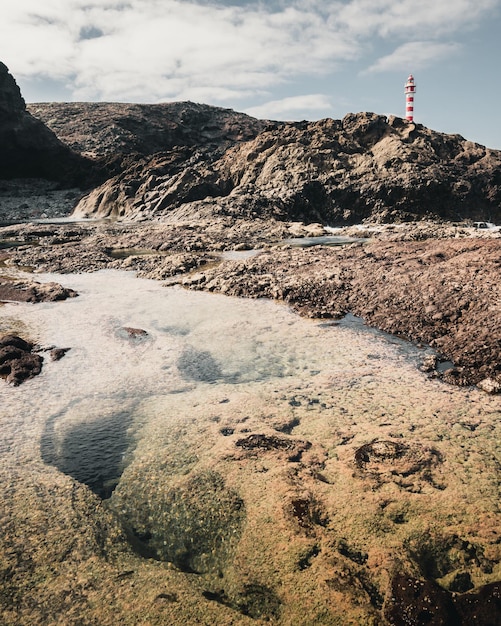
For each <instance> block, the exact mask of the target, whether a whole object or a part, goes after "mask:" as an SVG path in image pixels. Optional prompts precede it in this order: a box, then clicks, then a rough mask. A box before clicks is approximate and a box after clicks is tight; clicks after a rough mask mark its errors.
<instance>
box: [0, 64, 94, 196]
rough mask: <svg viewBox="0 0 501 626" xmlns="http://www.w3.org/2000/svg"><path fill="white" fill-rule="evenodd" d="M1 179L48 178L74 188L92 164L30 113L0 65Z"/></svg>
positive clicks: (17, 88) (11, 80)
mask: <svg viewBox="0 0 501 626" xmlns="http://www.w3.org/2000/svg"><path fill="white" fill-rule="evenodd" d="M0 146H1V147H0V179H11V178H27V177H33V178H46V179H49V180H56V181H61V182H62V183H68V184H74V183H76V182H79V181H81V180H82V178H83V177H85V176H86V175H87V173H88V171H89V170H90V169H91V164H90V163H89V162H87V161H86V160H85V159H83V158H82V157H81V156H80V155H78V154H76V153H74V152H73V151H72V150H71V149H70V148H69V147H68V146H66V145H65V144H64V143H63V142H62V141H60V140H59V139H58V138H57V137H56V135H55V134H54V133H53V132H52V131H51V130H49V128H47V126H45V124H43V123H42V122H41V121H40V120H39V119H37V118H35V117H33V116H32V115H31V114H30V113H29V112H28V111H27V109H26V104H25V102H24V99H23V97H22V96H21V92H20V90H19V87H18V86H17V84H16V81H15V80H14V78H13V77H12V76H11V74H10V73H9V70H8V69H7V67H6V66H5V65H4V64H3V63H1V62H0Z"/></svg>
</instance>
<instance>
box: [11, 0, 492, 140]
mask: <svg viewBox="0 0 501 626" xmlns="http://www.w3.org/2000/svg"><path fill="white" fill-rule="evenodd" d="M500 33H501V0H332V1H330V0H269V1H267V2H265V1H264V0H2V17H1V21H0V61H3V62H4V63H5V64H6V65H7V66H8V68H9V69H10V71H11V73H12V74H13V75H14V77H15V78H16V80H17V82H18V84H19V86H20V87H21V91H22V93H23V95H24V98H25V100H26V101H27V102H40V101H73V100H77V101H81V100H95V101H121V102H152V103H156V102H166V101H173V100H192V101H195V102H203V103H207V104H213V105H217V106H223V107H229V108H232V109H235V110H238V111H245V112H247V113H249V114H251V115H254V116H256V117H262V118H270V119H282V120H301V119H320V118H322V117H333V118H341V117H343V116H344V115H345V114H346V113H349V112H358V111H374V112H376V113H381V114H385V115H391V114H395V115H399V116H404V114H405V98H404V94H403V85H404V83H405V81H406V79H407V76H408V74H409V73H411V72H412V73H413V74H414V77H415V80H416V84H417V94H416V104H415V120H416V121H417V122H420V123H422V124H425V125H426V126H429V127H430V128H433V129H435V130H439V131H442V132H446V133H460V134H461V135H463V136H464V137H466V138H467V139H470V140H472V141H477V142H479V143H482V144H485V145H487V146H489V147H492V148H498V149H501V123H500V121H499V119H498V117H497V113H498V111H499V109H500V106H501V86H500V84H501V71H500V61H499V59H500V58H501V37H500Z"/></svg>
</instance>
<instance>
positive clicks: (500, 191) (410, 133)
mask: <svg viewBox="0 0 501 626" xmlns="http://www.w3.org/2000/svg"><path fill="white" fill-rule="evenodd" d="M235 115H236V114H235ZM223 148H224V147H223V146H221V147H220V148H219V149H218V150H213V149H210V150H203V151H201V150H197V151H194V150H192V149H189V148H188V147H187V146H186V145H184V146H182V147H177V148H176V149H174V150H170V151H169V152H168V153H166V152H160V153H156V154H155V155H153V156H147V157H145V158H144V159H142V160H140V161H137V160H136V161H135V162H133V163H131V164H130V165H129V166H128V167H125V168H124V169H123V170H122V171H121V172H120V173H118V174H117V175H116V176H115V177H113V178H110V179H109V180H108V181H107V182H106V183H105V184H104V185H102V186H101V187H98V188H97V189H95V190H94V191H93V192H92V193H91V194H89V195H88V196H87V197H85V198H83V199H82V200H81V202H80V203H79V205H78V206H77V209H76V214H77V215H79V216H109V215H115V216H123V217H126V218H127V219H148V218H160V219H181V218H183V219H187V218H189V217H190V216H202V217H208V216H210V215H215V214H219V215H221V214H222V215H231V216H233V217H237V218H238V217H244V218H256V217H264V218H267V217H273V218H278V219H283V220H301V221H304V222H307V223H308V222H321V223H324V224H352V223H357V222H360V221H362V220H364V219H371V220H373V221H379V222H394V221H410V220H415V219H423V218H429V219H430V218H431V219H449V220H464V219H468V218H469V219H475V220H481V219H483V220H489V221H496V220H499V219H500V218H501V152H499V151H495V150H490V149H487V148H485V147H484V146H481V145H479V144H475V143H472V142H469V141H466V140H465V139H463V138H462V137H461V136H459V135H445V134H442V133H437V132H435V131H432V130H430V129H428V128H426V127H424V126H421V125H417V124H409V123H407V122H405V121H404V120H402V119H400V118H396V117H391V118H389V119H387V118H386V117H384V116H381V115H376V114H374V113H359V114H356V115H355V114H349V115H347V116H346V117H345V118H344V119H343V120H331V119H326V120H321V121H318V122H311V123H308V122H301V123H288V124H282V125H270V126H269V127H268V129H265V130H263V131H262V132H260V133H259V134H258V135H257V136H256V137H255V138H254V139H250V140H248V141H238V143H236V144H235V145H234V146H232V147H230V148H228V149H226V150H225V151H224V153H223V154H221V153H222V151H223Z"/></svg>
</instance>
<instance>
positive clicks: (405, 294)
mask: <svg viewBox="0 0 501 626" xmlns="http://www.w3.org/2000/svg"><path fill="white" fill-rule="evenodd" d="M326 234H327V233H326V231H325V230H324V229H323V227H322V226H321V225H309V226H304V225H303V224H300V223H291V222H277V221H274V220H260V221H256V220H254V221H252V222H248V221H244V220H229V219H227V220H224V219H219V220H212V221H210V222H202V223H188V224H187V223H171V224H169V223H153V224H136V223H123V222H109V221H102V222H83V223H79V222H75V223H61V224H57V223H56V224H46V223H41V224H32V223H27V224H17V225H12V226H7V227H3V228H2V229H0V238H1V240H2V241H3V242H4V246H7V245H9V242H11V243H10V246H11V247H4V249H3V250H1V251H0V262H2V264H3V265H4V269H3V272H2V273H3V274H7V275H8V272H9V269H10V268H12V269H13V268H16V267H31V268H32V269H33V271H35V272H60V273H69V272H89V271H96V270H99V269H107V268H110V269H111V268H112V269H127V270H132V271H135V272H137V274H138V276H141V277H146V278H153V279H156V280H165V281H168V283H169V284H175V283H177V284H182V285H183V286H184V287H186V288H189V289H195V290H206V291H212V292H218V293H224V294H227V295H231V296H239V297H250V298H273V299H275V300H278V301H283V302H285V303H287V304H289V305H290V306H292V307H293V308H294V309H295V310H296V311H297V312H299V313H300V314H301V315H303V316H307V317H312V318H325V319H334V320H336V319H339V318H341V317H343V316H344V315H345V314H346V313H352V314H354V315H356V316H359V317H361V318H362V319H363V320H364V322H365V323H366V324H367V325H370V326H374V327H376V328H379V329H381V330H384V331H386V332H389V333H393V334H395V335H398V336H400V337H403V338H406V339H408V340H410V341H413V342H416V343H424V344H429V345H431V346H432V347H434V348H435V349H436V350H437V352H438V356H437V362H436V363H435V364H431V365H430V363H428V365H427V367H428V368H429V369H431V370H432V372H431V373H432V375H434V376H441V377H442V378H443V379H444V380H445V381H447V382H448V383H452V384H456V385H463V386H464V385H472V384H475V385H479V386H480V387H481V388H482V389H484V390H485V391H487V392H489V393H496V392H499V391H500V390H501V352H500V345H499V336H500V334H501V329H500V327H499V325H500V320H501V311H500V302H501V294H500V287H499V281H498V279H497V277H498V276H499V272H500V254H499V251H500V245H501V244H500V241H501V233H500V232H499V231H498V230H496V229H492V230H486V231H483V230H478V229H474V228H472V227H471V226H468V225H464V224H463V225H451V224H434V223H425V222H423V223H412V224H407V225H398V226H397V225H386V226H383V225H374V226H372V227H370V226H366V227H357V228H356V227H350V228H345V229H339V230H336V231H335V234H336V235H338V236H339V237H350V238H351V239H348V240H347V241H351V243H345V244H344V245H341V246H335V247H330V246H325V245H324V246H322V245H318V246H317V245H311V246H307V247H299V246H295V247H294V246H291V245H290V244H289V243H287V241H288V240H290V238H291V237H295V238H297V237H298V236H303V237H307V236H312V235H314V236H315V235H316V236H317V237H319V239H318V241H322V239H321V235H326ZM312 241H313V242H314V241H315V238H313V239H312ZM15 284H16V283H15V281H12V280H10V281H5V280H4V281H3V282H2V284H0V298H3V299H15V296H13V290H15ZM19 288H20V289H21V283H20V284H19ZM2 291H3V296H2ZM38 291H39V292H40V291H41V290H40V289H39V290H38ZM26 293H27V292H26V289H25V288H24V287H23V288H22V289H21V290H20V292H19V299H22V298H26ZM52 296H54V293H53V292H52ZM440 361H450V362H451V363H452V366H451V367H449V368H445V371H442V368H440V367H439V368H438V369H437V367H435V366H434V365H439V363H440Z"/></svg>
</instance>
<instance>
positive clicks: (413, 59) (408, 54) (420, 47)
mask: <svg viewBox="0 0 501 626" xmlns="http://www.w3.org/2000/svg"><path fill="white" fill-rule="evenodd" d="M459 50H460V45H459V44H456V43H440V42H435V41H412V42H410V43H405V44H403V45H402V46H399V47H398V48H397V49H396V50H394V51H393V52H392V53H391V54H388V55H387V56H384V57H381V58H380V59H378V60H377V61H376V62H375V63H374V64H373V65H371V66H370V67H369V68H368V69H367V70H366V72H391V71H396V70H402V71H403V72H406V71H407V70H408V69H409V68H410V67H412V69H413V71H415V70H417V69H421V68H423V67H426V66H428V65H430V64H432V63H438V62H439V61H441V60H442V59H444V58H446V57H449V56H452V55H454V54H457V52H458V51H459Z"/></svg>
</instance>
